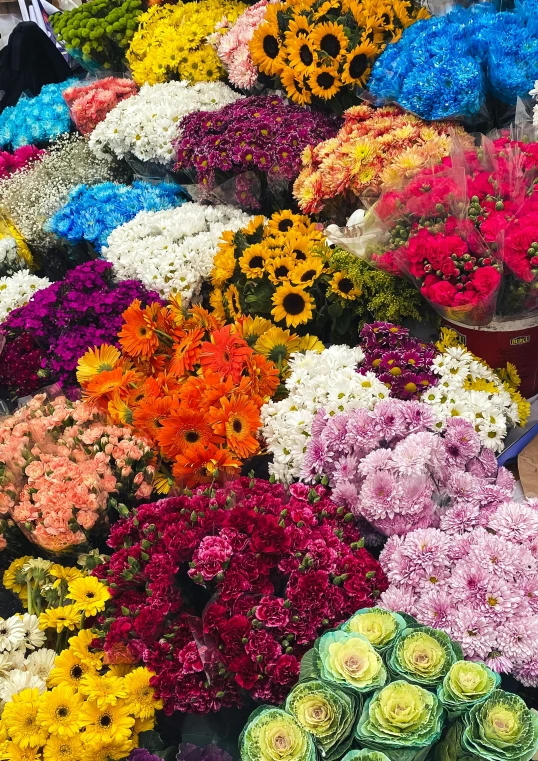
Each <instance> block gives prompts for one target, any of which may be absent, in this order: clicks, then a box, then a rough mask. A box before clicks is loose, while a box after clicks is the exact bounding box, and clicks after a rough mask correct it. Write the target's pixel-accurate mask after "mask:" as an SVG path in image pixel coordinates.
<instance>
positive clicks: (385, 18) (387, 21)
mask: <svg viewBox="0 0 538 761" xmlns="http://www.w3.org/2000/svg"><path fill="white" fill-rule="evenodd" d="M381 21H382V22H383V26H388V25H389V24H390V22H391V21H392V19H391V17H390V16H389V14H388V13H384V14H383V15H382V16H381Z"/></svg>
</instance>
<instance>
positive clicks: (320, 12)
mask: <svg viewBox="0 0 538 761" xmlns="http://www.w3.org/2000/svg"><path fill="white" fill-rule="evenodd" d="M333 10H334V11H339V10H340V0H325V2H323V3H321V4H320V6H319V7H318V9H317V10H316V11H315V13H314V19H315V20H316V21H317V22H318V23H319V22H320V20H321V19H323V16H325V15H326V14H327V13H329V12H330V11H333Z"/></svg>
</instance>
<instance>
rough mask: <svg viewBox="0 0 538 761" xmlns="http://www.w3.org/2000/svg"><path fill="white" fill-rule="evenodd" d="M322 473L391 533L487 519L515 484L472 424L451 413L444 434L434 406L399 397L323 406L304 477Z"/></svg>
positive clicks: (339, 494) (343, 501) (336, 493)
mask: <svg viewBox="0 0 538 761" xmlns="http://www.w3.org/2000/svg"><path fill="white" fill-rule="evenodd" d="M319 473H322V474H324V475H325V476H327V477H328V479H329V484H330V486H331V487H332V489H333V497H332V498H333V501H335V502H336V503H337V504H339V505H343V506H345V507H347V508H349V509H351V510H352V511H353V513H354V514H355V515H356V516H357V517H360V518H364V519H365V520H367V521H368V522H369V523H370V524H371V525H372V526H374V528H376V529H377V530H379V531H381V532H383V533H384V534H386V535H388V536H392V535H393V534H406V533H407V532H409V531H413V530H415V529H419V528H427V527H429V526H439V525H440V526H441V528H446V529H453V530H457V526H458V525H460V524H462V523H463V524H465V525H466V526H467V527H468V528H473V527H476V526H483V525H485V523H486V521H487V519H488V517H489V516H490V515H491V513H492V512H493V511H495V509H496V508H497V507H498V506H499V505H500V504H502V503H503V502H504V501H505V500H507V499H510V496H511V494H512V487H513V477H512V476H511V474H510V473H509V472H508V471H507V470H505V469H504V468H498V466H497V462H496V459H495V455H494V454H493V452H491V450H489V449H486V448H484V447H483V446H482V444H481V441H480V438H479V436H478V434H477V433H476V431H475V429H474V427H473V425H472V423H469V422H468V421H466V420H462V419H461V418H452V419H449V420H448V421H447V423H446V428H445V431H444V433H443V434H441V433H439V431H438V430H437V429H436V419H435V415H434V414H433V412H432V410H431V409H430V408H429V407H428V405H425V404H421V403H420V402H416V401H401V400H398V399H388V400H386V401H381V402H378V404H377V405H376V406H375V408H374V409H373V410H372V411H369V410H365V409H356V410H352V411H351V412H345V413H342V414H338V415H334V416H332V417H331V416H330V415H326V413H325V412H324V410H320V411H319V412H318V413H317V415H316V418H315V420H314V424H313V426H312V438H311V440H310V441H309V444H308V449H307V452H306V456H305V462H304V466H303V477H304V478H306V479H309V480H312V479H313V478H314V477H315V476H316V475H317V474H319Z"/></svg>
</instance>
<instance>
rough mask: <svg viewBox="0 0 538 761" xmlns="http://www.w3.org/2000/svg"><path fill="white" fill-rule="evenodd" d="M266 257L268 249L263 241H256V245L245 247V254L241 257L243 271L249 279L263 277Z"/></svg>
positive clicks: (240, 262) (240, 264)
mask: <svg viewBox="0 0 538 761" xmlns="http://www.w3.org/2000/svg"><path fill="white" fill-rule="evenodd" d="M266 259H267V251H266V249H265V246H263V245H262V244H261V243H254V245H252V246H249V247H248V248H246V249H245V251H244V252H243V255H242V256H241V258H240V259H239V267H240V269H241V272H242V273H243V274H244V275H246V277H247V278H248V279H249V280H253V279H257V278H260V277H263V275H264V272H265V269H264V265H265V261H266Z"/></svg>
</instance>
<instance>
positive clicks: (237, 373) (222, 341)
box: [200, 325, 252, 383]
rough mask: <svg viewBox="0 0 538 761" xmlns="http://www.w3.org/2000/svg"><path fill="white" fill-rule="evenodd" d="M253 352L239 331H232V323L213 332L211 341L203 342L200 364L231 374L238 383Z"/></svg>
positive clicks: (218, 371) (225, 375)
mask: <svg viewBox="0 0 538 761" xmlns="http://www.w3.org/2000/svg"><path fill="white" fill-rule="evenodd" d="M251 354H252V349H251V348H250V347H249V345H248V344H247V342H246V341H244V340H243V339H242V338H241V336H239V335H238V334H237V333H232V326H231V325H225V326H224V327H223V328H220V330H215V331H214V332H213V333H212V334H211V342H209V341H206V342H205V343H203V344H202V351H201V353H200V364H201V365H202V367H204V368H206V367H207V368H209V369H210V370H213V371H214V372H215V373H218V374H219V375H221V376H223V377H227V376H231V378H232V380H233V381H234V383H237V382H238V381H239V378H240V377H241V373H242V372H243V369H244V367H245V362H246V359H247V357H249V356H251Z"/></svg>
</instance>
